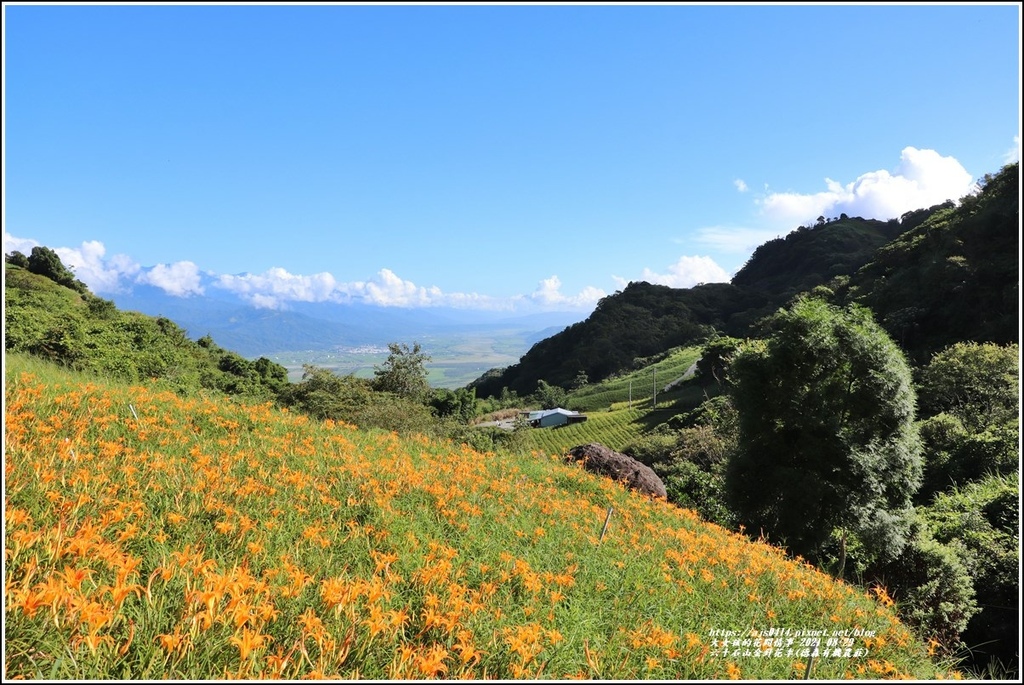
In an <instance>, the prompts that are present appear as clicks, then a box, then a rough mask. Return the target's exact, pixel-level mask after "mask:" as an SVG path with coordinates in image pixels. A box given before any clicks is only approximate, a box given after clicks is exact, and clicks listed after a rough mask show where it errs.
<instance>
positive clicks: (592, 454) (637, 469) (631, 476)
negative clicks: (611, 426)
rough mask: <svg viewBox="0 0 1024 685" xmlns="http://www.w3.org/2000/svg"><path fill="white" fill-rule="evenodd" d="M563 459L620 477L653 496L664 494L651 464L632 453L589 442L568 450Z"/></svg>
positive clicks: (632, 487) (636, 488)
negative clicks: (641, 461) (645, 463)
mask: <svg viewBox="0 0 1024 685" xmlns="http://www.w3.org/2000/svg"><path fill="white" fill-rule="evenodd" d="M566 459H568V460H570V461H579V462H583V468H584V469H586V470H587V471H589V472H591V473H596V474H597V475H599V476H605V477H606V478H611V479H612V480H617V481H621V482H622V484H623V485H625V486H626V487H628V488H630V489H633V490H636V491H637V492H641V493H643V494H645V495H652V496H654V497H665V496H666V495H667V492H666V491H665V484H664V483H662V482H661V478H658V474H656V473H655V472H654V471H653V470H652V469H651V467H649V466H645V465H644V464H641V463H640V462H638V461H637V460H636V459H634V458H633V457H630V456H628V455H625V454H622V453H621V452H616V451H615V450H612V449H609V448H607V447H605V446H604V445H602V444H600V443H597V442H592V443H589V444H587V445H577V446H576V447H573V448H572V449H570V450H569V452H568V455H567V457H566Z"/></svg>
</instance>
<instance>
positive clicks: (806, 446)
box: [726, 298, 921, 574]
mask: <svg viewBox="0 0 1024 685" xmlns="http://www.w3.org/2000/svg"><path fill="white" fill-rule="evenodd" d="M765 328H766V331H767V333H768V334H769V337H768V338H767V340H762V341H754V342H753V343H749V344H747V345H745V346H744V347H742V348H741V349H740V351H739V352H738V353H737V354H736V356H735V357H734V358H733V362H732V365H731V367H730V380H731V382H732V383H731V388H730V391H731V393H732V396H733V400H734V403H735V406H736V409H737V411H738V414H739V436H738V446H737V453H736V455H735V456H734V457H733V458H732V459H731V460H730V462H729V464H728V466H727V470H726V490H727V495H728V497H729V500H730V503H731V505H732V507H733V509H734V510H735V512H736V513H737V515H738V518H739V521H740V523H743V524H744V525H746V526H747V527H748V528H749V529H751V530H752V532H755V533H756V532H759V531H761V532H763V533H764V534H765V535H767V536H768V538H769V539H771V540H772V541H774V542H778V543H782V544H784V545H785V546H787V547H788V548H789V549H790V551H791V552H793V553H796V554H800V555H803V556H805V557H807V558H810V559H814V560H818V561H821V553H822V552H823V548H824V547H825V545H826V544H827V543H828V541H829V539H830V538H831V537H832V536H833V533H838V534H839V536H840V537H841V539H842V547H841V550H840V554H839V558H840V561H839V568H840V574H841V569H842V566H843V564H844V563H845V543H846V535H847V533H853V534H854V535H855V536H856V538H857V541H858V542H859V544H860V546H861V547H862V548H863V549H865V550H867V551H868V553H870V554H873V555H877V556H879V557H880V558H882V557H884V558H892V557H894V556H895V555H896V554H898V553H899V552H900V551H901V549H902V548H903V546H904V545H905V543H906V541H907V535H908V534H909V520H908V514H909V513H910V511H911V496H912V495H913V493H914V491H915V490H916V489H917V487H918V485H919V484H920V479H921V458H920V441H919V438H918V435H917V432H916V429H915V425H914V403H915V396H914V389H913V385H912V382H911V372H910V368H909V366H908V364H907V361H906V359H905V358H904V356H903V354H902V353H901V352H900V350H899V349H898V348H897V347H896V345H895V343H893V341H892V340H891V339H890V338H889V337H888V336H887V335H886V334H885V332H884V331H883V330H882V328H881V327H880V326H878V325H877V324H876V323H875V321H874V319H873V318H872V316H871V313H870V311H868V310H866V309H864V308H862V307H858V306H856V305H854V306H851V307H850V308H846V309H840V308H837V307H835V306H832V305H829V304H828V303H826V302H824V301H821V300H817V299H808V298H803V299H799V300H797V302H796V303H795V304H794V305H793V306H792V307H791V308H790V309H789V310H780V311H779V312H778V313H776V314H775V315H773V316H771V317H769V318H768V319H767V320H766V322H765Z"/></svg>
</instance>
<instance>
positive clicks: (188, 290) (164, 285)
mask: <svg viewBox="0 0 1024 685" xmlns="http://www.w3.org/2000/svg"><path fill="white" fill-rule="evenodd" d="M200 280H201V279H200V274H199V267H198V266H196V265H195V264H193V263H192V262H187V261H183V262H174V263H173V264H157V265H156V266H154V267H153V268H152V269H149V270H148V271H144V272H143V273H141V274H139V276H138V277H137V278H136V279H135V282H136V283H144V284H147V285H153V286H156V287H157V288H160V289H161V290H163V291H164V292H165V293H167V294H168V295H174V296H175V297H188V296H189V295H202V294H203V286H202V285H201V283H200Z"/></svg>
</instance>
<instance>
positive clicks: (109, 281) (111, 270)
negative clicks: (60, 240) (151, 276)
mask: <svg viewBox="0 0 1024 685" xmlns="http://www.w3.org/2000/svg"><path fill="white" fill-rule="evenodd" d="M33 247H39V242H38V241H36V240H33V239H31V238H18V237H17V236H13V235H11V234H10V233H8V232H7V231H4V254H10V253H11V252H21V253H22V254H24V255H29V254H31V252H32V248H33ZM53 251H54V252H55V253H57V256H58V257H60V261H61V262H63V263H64V266H66V267H68V269H70V270H71V271H72V273H74V274H75V278H77V279H78V280H80V281H82V282H83V283H85V284H86V285H87V286H89V290H91V291H92V292H94V293H96V294H105V293H116V292H120V291H122V290H123V289H124V287H125V286H124V281H125V279H126V278H131V277H132V276H134V275H135V274H137V273H138V272H139V265H138V264H136V263H135V262H134V261H132V259H131V258H130V257H128V256H127V255H123V254H118V255H114V256H113V257H109V258H108V257H105V256H104V255H106V252H107V248H106V247H105V246H104V245H103V243H101V242H100V241H98V240H87V241H85V242H84V243H82V244H81V245H80V246H79V247H55V248H53Z"/></svg>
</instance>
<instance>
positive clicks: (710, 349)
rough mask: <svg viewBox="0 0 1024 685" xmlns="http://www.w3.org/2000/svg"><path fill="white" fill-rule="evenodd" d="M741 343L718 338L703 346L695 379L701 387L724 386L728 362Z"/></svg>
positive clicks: (724, 337)
mask: <svg viewBox="0 0 1024 685" xmlns="http://www.w3.org/2000/svg"><path fill="white" fill-rule="evenodd" d="M742 342H743V341H741V340H739V339H737V338H731V337H729V336H718V337H715V338H712V339H711V340H709V341H708V342H707V343H705V344H704V347H703V348H702V349H701V355H700V360H699V361H698V362H697V379H698V380H699V381H700V384H701V385H702V386H703V387H709V386H711V385H719V386H721V385H724V384H725V377H726V376H725V374H726V369H727V368H728V366H729V361H730V359H731V358H732V355H734V354H735V353H736V351H737V350H738V349H739V348H740V345H741V344H742Z"/></svg>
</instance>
